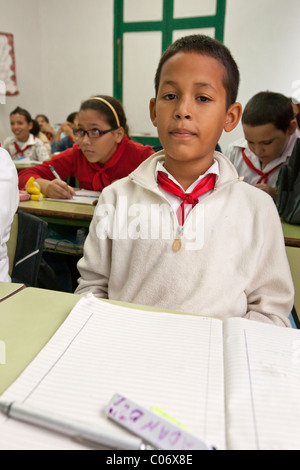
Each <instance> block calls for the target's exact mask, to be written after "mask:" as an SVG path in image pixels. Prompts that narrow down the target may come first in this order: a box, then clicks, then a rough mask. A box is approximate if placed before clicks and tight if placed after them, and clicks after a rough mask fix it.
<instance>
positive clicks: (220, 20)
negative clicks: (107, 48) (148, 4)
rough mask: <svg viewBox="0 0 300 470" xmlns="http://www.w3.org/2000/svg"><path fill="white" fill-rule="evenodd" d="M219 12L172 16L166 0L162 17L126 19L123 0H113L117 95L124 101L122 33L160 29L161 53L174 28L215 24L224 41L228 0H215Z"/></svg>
mask: <svg viewBox="0 0 300 470" xmlns="http://www.w3.org/2000/svg"><path fill="white" fill-rule="evenodd" d="M216 1H217V8H216V14H215V15H211V16H199V17H192V18H173V10H174V0H163V18H162V20H161V21H136V22H127V23H126V22H124V20H123V18H124V0H114V63H113V66H114V74H113V80H114V83H113V93H114V96H115V97H116V98H117V99H118V100H120V101H121V102H122V101H123V76H122V70H123V35H124V34H125V33H133V32H144V31H161V32H162V51H161V52H162V53H163V51H165V50H166V48H167V47H168V46H169V45H170V44H171V43H172V34H173V31H174V30H180V29H194V28H195V29H199V28H215V38H216V39H217V40H218V41H221V42H223V38H224V24H225V12H226V0H216ZM133 138H134V140H137V141H139V142H142V143H144V144H149V145H153V146H154V145H159V141H158V139H156V138H155V137H139V138H137V137H133Z"/></svg>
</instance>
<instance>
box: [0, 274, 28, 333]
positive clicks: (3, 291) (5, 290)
mask: <svg viewBox="0 0 300 470" xmlns="http://www.w3.org/2000/svg"><path fill="white" fill-rule="evenodd" d="M23 288H25V286H24V285H23V284H14V283H9V282H0V302H2V300H4V299H7V298H8V297H10V296H11V295H13V294H14V293H15V292H18V291H19V290H21V289H23ZM0 332H1V330H0Z"/></svg>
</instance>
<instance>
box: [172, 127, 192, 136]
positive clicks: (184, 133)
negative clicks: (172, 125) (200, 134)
mask: <svg viewBox="0 0 300 470" xmlns="http://www.w3.org/2000/svg"><path fill="white" fill-rule="evenodd" d="M170 134H171V135H173V136H174V137H179V138H185V137H192V136H194V135H196V134H195V133H194V132H192V131H190V130H188V129H181V128H176V129H173V130H172V131H171V132H170Z"/></svg>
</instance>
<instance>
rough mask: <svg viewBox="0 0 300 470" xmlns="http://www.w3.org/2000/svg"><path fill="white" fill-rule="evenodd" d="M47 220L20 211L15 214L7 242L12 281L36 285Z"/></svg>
mask: <svg viewBox="0 0 300 470" xmlns="http://www.w3.org/2000/svg"><path fill="white" fill-rule="evenodd" d="M47 227H48V224H47V222H45V221H43V220H42V219H39V218H38V217H36V216H34V215H32V214H28V213H27V212H23V211H20V212H18V213H17V214H15V217H14V220H13V223H12V227H11V232H10V238H9V241H8V242H7V251H8V258H9V274H10V276H11V279H12V282H17V283H22V284H25V285H26V286H31V287H37V286H38V273H39V269H40V266H41V262H42V255H43V247H44V241H45V238H46V234H47Z"/></svg>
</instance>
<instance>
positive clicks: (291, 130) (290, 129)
mask: <svg viewBox="0 0 300 470" xmlns="http://www.w3.org/2000/svg"><path fill="white" fill-rule="evenodd" d="M297 127H298V126H297V120H296V118H294V119H292V120H291V122H290V125H289V127H288V129H287V133H288V135H292V134H294V132H295V130H296V129H297Z"/></svg>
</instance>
